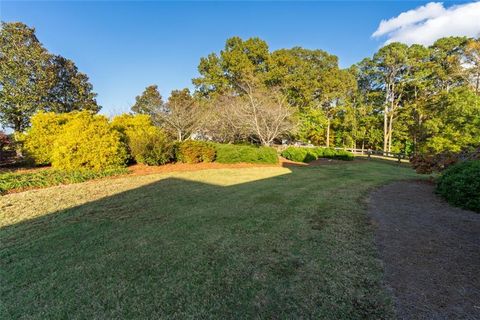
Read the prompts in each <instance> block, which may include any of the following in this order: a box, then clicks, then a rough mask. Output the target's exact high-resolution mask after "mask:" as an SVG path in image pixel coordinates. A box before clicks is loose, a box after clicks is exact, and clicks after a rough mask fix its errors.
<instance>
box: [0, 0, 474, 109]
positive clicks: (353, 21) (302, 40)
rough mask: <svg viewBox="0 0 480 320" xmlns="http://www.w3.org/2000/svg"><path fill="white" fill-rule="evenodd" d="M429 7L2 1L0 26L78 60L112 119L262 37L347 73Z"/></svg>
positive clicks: (410, 4) (390, 3) (186, 84)
mask: <svg viewBox="0 0 480 320" xmlns="http://www.w3.org/2000/svg"><path fill="white" fill-rule="evenodd" d="M425 3H426V2H425V1H423V2H418V1H401V2H393V1H383V2H382V1H373V2H362V1H354V2H345V1H341V2H153V1H150V2H123V1H97V2H95V1H85V2H73V1H64V2H60V1H53V2H25V1H11V2H10V1H4V0H0V18H1V20H2V21H21V22H24V23H26V24H28V25H30V26H33V27H35V28H36V32H37V37H38V38H39V39H40V41H41V42H42V43H43V44H44V46H45V47H46V48H47V49H48V50H49V51H50V52H52V53H56V54H61V55H62V56H64V57H67V58H69V59H72V60H73V61H75V63H76V64H77V66H78V67H79V69H80V70H81V71H83V72H85V73H87V74H88V76H89V77H90V80H91V82H92V84H93V86H94V90H95V92H97V93H98V98H97V100H98V102H99V104H100V105H102V106H103V110H102V112H103V113H105V114H107V115H112V114H118V113H121V112H125V111H128V110H129V108H130V106H131V105H132V103H133V102H134V101H135V96H136V95H138V94H140V93H141V92H142V91H143V89H144V88H145V87H146V86H147V85H150V84H157V85H158V86H159V89H160V92H161V94H162V95H163V96H164V98H166V97H168V95H169V92H170V91H171V90H172V89H177V88H183V87H192V85H191V79H192V78H193V77H195V76H196V75H197V66H198V62H199V60H200V57H202V56H206V55H207V54H209V53H211V52H218V51H219V50H221V49H222V47H223V45H224V43H225V40H226V39H227V38H229V37H231V36H240V37H242V38H248V37H253V36H257V37H260V38H262V39H264V40H266V41H267V42H268V44H269V45H270V48H271V49H272V50H275V49H279V48H289V47H293V46H302V47H305V48H310V49H317V48H318V49H323V50H326V51H328V52H330V53H333V54H335V55H337V56H338V57H339V59H340V63H341V65H342V66H343V67H346V66H349V65H351V64H353V63H355V62H358V61H360V60H361V59H362V58H364V57H366V56H371V55H372V54H373V53H374V52H375V51H376V50H377V49H378V48H379V47H380V46H381V45H382V44H383V43H384V41H385V39H382V38H372V37H371V35H372V33H373V32H375V30H376V29H377V27H378V26H379V23H380V21H381V20H382V19H389V18H392V17H395V16H398V15H399V14H400V13H402V12H404V11H407V10H410V9H414V8H417V7H419V6H421V5H423V4H425ZM447 4H448V5H449V6H450V5H452V4H454V3H453V2H448V3H447ZM447 4H446V5H447ZM479 20H480V19H479Z"/></svg>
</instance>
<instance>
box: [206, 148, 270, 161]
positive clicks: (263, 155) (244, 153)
mask: <svg viewBox="0 0 480 320" xmlns="http://www.w3.org/2000/svg"><path fill="white" fill-rule="evenodd" d="M215 150H216V152H217V157H216V160H215V161H216V162H219V163H239V162H246V163H277V162H278V155H277V152H276V151H275V149H273V148H270V147H257V146H253V145H235V144H219V143H216V144H215Z"/></svg>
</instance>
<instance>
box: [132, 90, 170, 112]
mask: <svg viewBox="0 0 480 320" xmlns="http://www.w3.org/2000/svg"><path fill="white" fill-rule="evenodd" d="M162 106H163V100H162V96H161V95H160V92H158V87H157V86H156V85H151V86H148V87H146V88H145V91H143V93H142V94H141V95H140V96H137V97H136V98H135V104H134V105H133V106H132V111H133V112H135V113H138V114H149V115H152V116H153V115H154V114H155V113H157V112H158V111H159V110H160V109H161V108H162Z"/></svg>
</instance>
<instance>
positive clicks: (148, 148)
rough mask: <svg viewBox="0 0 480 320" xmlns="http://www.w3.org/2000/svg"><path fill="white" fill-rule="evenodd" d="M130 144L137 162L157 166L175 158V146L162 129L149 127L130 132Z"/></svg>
mask: <svg viewBox="0 0 480 320" xmlns="http://www.w3.org/2000/svg"><path fill="white" fill-rule="evenodd" d="M128 146H129V148H130V152H131V155H132V157H133V158H134V159H135V161H136V162H137V163H142V164H146V165H149V166H155V165H160V164H165V163H167V162H170V161H172V160H173V159H174V156H175V146H174V143H173V142H172V141H171V140H170V139H169V138H168V137H167V135H166V134H165V133H164V132H163V130H162V129H159V128H157V127H153V126H151V127H147V128H143V129H141V130H130V131H129V132H128Z"/></svg>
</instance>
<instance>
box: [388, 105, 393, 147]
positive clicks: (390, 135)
mask: <svg viewBox="0 0 480 320" xmlns="http://www.w3.org/2000/svg"><path fill="white" fill-rule="evenodd" d="M389 120H390V121H389V123H388V152H392V132H393V127H392V124H393V114H391V115H390V119H389Z"/></svg>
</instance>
